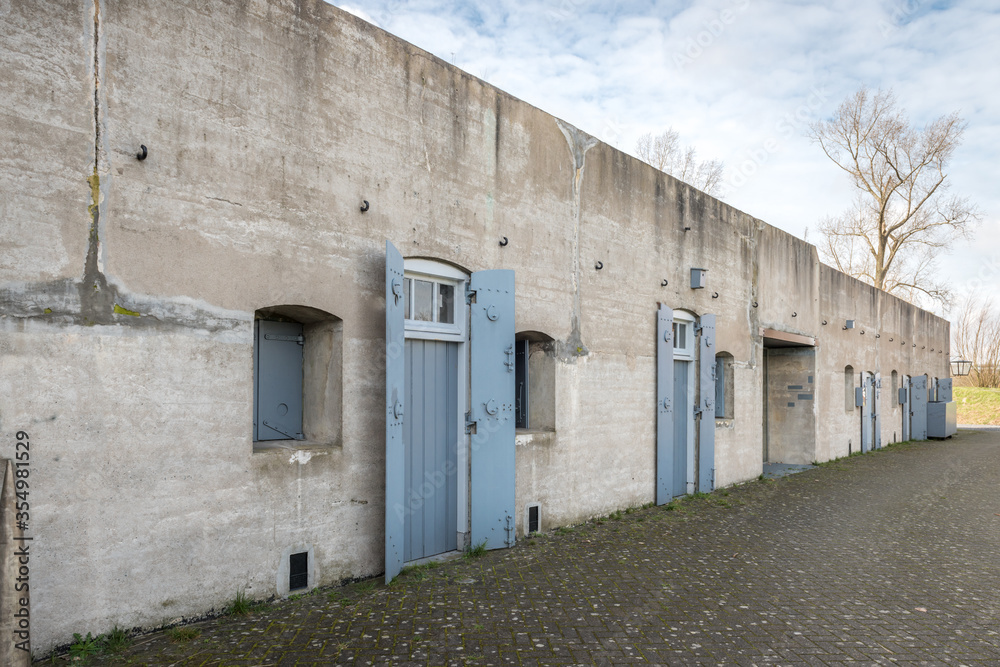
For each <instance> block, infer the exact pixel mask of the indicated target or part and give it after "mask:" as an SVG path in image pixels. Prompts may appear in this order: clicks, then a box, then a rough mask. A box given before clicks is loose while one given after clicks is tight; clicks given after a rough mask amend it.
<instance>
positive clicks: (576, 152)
mask: <svg viewBox="0 0 1000 667" xmlns="http://www.w3.org/2000/svg"><path fill="white" fill-rule="evenodd" d="M556 124H557V125H558V126H559V130H560V131H561V132H562V133H563V136H564V137H566V143H567V145H568V146H569V152H570V156H571V157H572V158H573V205H572V215H573V257H574V260H575V262H574V266H573V313H572V316H571V331H570V335H569V338H567V339H566V341H565V342H563V341H560V342H559V350H558V355H559V359H561V360H562V361H565V362H571V363H572V362H575V361H576V359H577V358H578V357H584V356H587V355H589V354H590V350H589V349H587V346H586V345H584V343H583V331H582V325H581V318H580V312H581V306H580V270H581V269H580V267H581V265H580V261H581V258H580V186H581V184H582V183H583V170H584V167H585V165H586V157H587V151H589V150H590V149H591V148H593V147H594V146H596V145H597V139H595V138H594V137H592V136H590V135H589V134H587V133H586V132H583V131H581V130H579V129H577V128H575V127H573V126H572V125H570V124H569V123H564V122H563V121H561V120H559V119H558V118H557V119H556Z"/></svg>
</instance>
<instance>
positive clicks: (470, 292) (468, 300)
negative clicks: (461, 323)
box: [465, 282, 476, 306]
mask: <svg viewBox="0 0 1000 667" xmlns="http://www.w3.org/2000/svg"><path fill="white" fill-rule="evenodd" d="M475 301H476V290H474V289H472V285H471V284H470V283H468V282H467V283H465V305H467V306H471V305H472V304H473V303H475Z"/></svg>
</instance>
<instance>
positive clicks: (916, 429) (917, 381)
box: [910, 375, 927, 440]
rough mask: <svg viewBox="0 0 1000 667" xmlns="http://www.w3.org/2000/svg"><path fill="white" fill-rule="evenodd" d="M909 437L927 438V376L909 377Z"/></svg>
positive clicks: (916, 438)
mask: <svg viewBox="0 0 1000 667" xmlns="http://www.w3.org/2000/svg"><path fill="white" fill-rule="evenodd" d="M910 437H911V438H912V439H913V440H926V439H927V376H926V375H914V376H913V377H911V378H910Z"/></svg>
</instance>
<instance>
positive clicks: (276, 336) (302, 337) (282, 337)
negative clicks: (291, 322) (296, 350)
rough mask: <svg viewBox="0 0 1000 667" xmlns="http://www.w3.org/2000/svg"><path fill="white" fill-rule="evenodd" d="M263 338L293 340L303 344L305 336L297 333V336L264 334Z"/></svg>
mask: <svg viewBox="0 0 1000 667" xmlns="http://www.w3.org/2000/svg"><path fill="white" fill-rule="evenodd" d="M264 340H287V341H294V342H296V343H298V344H299V345H303V344H305V342H306V339H305V336H303V335H302V334H299V335H298V336H279V335H278V334H264Z"/></svg>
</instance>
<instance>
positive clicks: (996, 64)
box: [334, 0, 1000, 299]
mask: <svg viewBox="0 0 1000 667" xmlns="http://www.w3.org/2000/svg"><path fill="white" fill-rule="evenodd" d="M334 4H337V5H338V6H340V7H342V8H343V9H347V10H348V11H350V12H352V13H354V14H357V15H358V16H361V17H362V18H364V19H366V20H368V21H370V22H372V23H374V24H376V25H378V26H380V27H382V28H384V29H385V30H388V31H389V32H391V33H393V34H395V35H398V36H400V37H402V38H403V39H405V40H407V41H409V42H412V43H413V44H416V45H417V46H419V47H421V48H424V49H426V50H428V51H430V52H431V53H433V54H435V55H437V56H439V57H441V58H443V59H444V60H447V61H449V62H452V63H454V64H455V65H457V66H458V67H461V68H462V69H464V70H466V71H468V72H470V73H472V74H474V75H476V76H479V77H480V78H483V79H485V80H486V81H488V82H489V83H491V84H493V85H496V86H497V87H499V88H502V89H503V90H505V91H507V92H509V93H511V94H513V95H515V96H517V97H519V98H521V99H523V100H525V101H526V102H528V103H530V104H532V105H534V106H537V107H539V108H541V109H544V110H545V111H547V112H549V113H551V114H553V115H555V116H558V117H559V118H562V119H564V120H567V121H569V122H570V123H572V124H574V125H576V126H577V127H579V128H581V129H582V130H584V131H586V132H589V133H590V134H593V135H594V136H596V137H598V138H600V139H602V140H603V141H605V142H607V143H609V144H611V145H613V146H616V147H617V148H619V149H621V150H623V151H626V152H628V153H634V148H635V143H636V139H637V138H638V137H639V136H640V135H642V134H644V133H646V132H653V133H654V134H655V133H659V132H661V131H663V130H665V129H666V128H667V127H671V126H672V127H673V128H674V129H675V130H677V131H679V132H680V134H681V139H682V142H684V143H686V144H690V145H693V146H695V147H696V148H697V149H698V155H699V157H700V158H703V159H708V158H715V159H720V160H723V161H724V162H725V163H726V173H727V177H726V182H725V187H724V190H723V192H722V199H723V200H725V201H726V202H727V203H729V204H731V205H733V206H735V207H737V208H739V209H741V210H743V211H746V212H747V213H750V214H751V215H754V216H755V217H758V218H761V219H763V220H765V221H766V222H769V223H770V224H772V225H775V226H777V227H780V228H782V229H784V230H787V231H789V232H791V233H793V234H795V235H797V236H800V237H802V236H807V238H808V239H809V240H810V241H812V242H814V243H815V242H817V241H818V240H819V238H818V235H817V232H816V229H817V224H818V222H819V220H820V219H822V218H823V217H826V216H829V215H835V214H837V213H839V212H840V211H842V210H843V209H845V208H847V206H848V205H849V203H850V201H851V198H852V197H853V193H852V191H851V189H850V186H849V183H848V182H847V179H846V177H845V175H844V174H843V173H842V172H841V171H840V170H839V169H838V168H837V167H836V166H834V165H833V163H831V162H830V161H829V160H828V159H827V158H826V157H825V156H824V155H823V154H822V152H821V151H820V150H819V148H818V147H817V146H816V145H814V144H811V143H810V141H809V140H808V139H807V138H806V137H805V131H806V129H807V127H808V125H809V123H811V122H813V121H815V120H817V119H820V118H825V117H828V116H829V115H830V114H832V113H833V111H834V110H835V109H836V107H837V105H838V104H839V103H840V102H841V101H842V100H843V99H844V98H845V97H846V96H847V95H849V94H850V93H852V92H853V91H855V90H856V89H857V88H858V87H859V86H860V85H862V84H865V85H868V86H869V87H872V88H878V87H886V88H887V87H892V88H893V89H894V90H895V91H896V94H897V96H898V99H899V102H900V105H901V106H902V107H904V108H905V109H906V110H907V111H908V112H909V114H910V118H911V120H912V121H913V123H915V124H917V125H922V124H923V123H925V122H927V121H929V120H932V119H934V118H936V117H938V116H940V115H942V114H946V113H950V112H952V111H958V112H959V113H960V114H961V115H962V117H963V118H964V119H965V120H966V121H967V122H968V124H969V127H968V130H967V131H966V134H965V138H964V141H963V145H962V146H961V148H960V149H959V150H958V151H957V153H956V155H955V158H954V160H953V162H952V165H951V169H950V180H951V182H952V192H953V193H955V194H960V195H963V196H968V197H969V198H970V199H971V200H972V201H974V202H975V203H977V204H978V205H979V207H980V209H981V210H982V212H983V220H982V222H981V223H980V225H979V228H978V231H977V233H976V236H975V239H974V240H973V241H972V242H969V243H965V242H963V243H960V244H957V245H956V246H955V248H954V250H953V251H952V253H951V255H949V256H945V257H942V259H941V264H940V266H941V271H942V272H943V274H944V275H946V276H948V277H949V278H950V279H951V280H952V281H953V283H954V285H955V286H956V287H958V288H959V289H966V290H968V289H974V290H982V291H991V292H993V293H994V294H996V295H997V298H998V299H1000V287H998V285H1000V192H998V188H997V186H996V182H997V174H998V168H997V166H998V164H1000V3H998V2H996V0H954V1H951V2H943V1H939V2H932V1H930V0H923V1H921V0H899V1H895V0H894V1H875V0H828V1H826V2H804V1H803V2H798V1H794V0H786V1H782V0H693V1H687V2H676V1H668V0H660V1H646V2H642V1H639V0H633V1H631V2H619V3H613V4H611V3H598V2H590V1H589V0H543V1H541V2H514V1H512V0H490V1H488V2H486V1H480V0H474V1H471V2H457V1H448V0H415V1H413V2H405V1H403V0H349V1H346V2H339V1H337V2H334ZM807 230H808V234H807Z"/></svg>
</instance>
